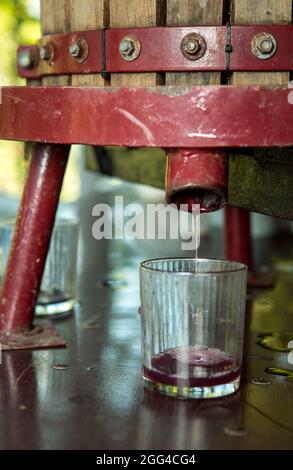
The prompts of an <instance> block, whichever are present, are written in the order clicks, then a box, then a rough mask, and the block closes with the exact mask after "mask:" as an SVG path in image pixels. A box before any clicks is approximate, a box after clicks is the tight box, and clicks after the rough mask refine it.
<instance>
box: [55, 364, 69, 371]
mask: <svg viewBox="0 0 293 470" xmlns="http://www.w3.org/2000/svg"><path fill="white" fill-rule="evenodd" d="M52 367H53V369H57V370H65V369H68V368H69V365H68V364H61V363H60V364H54V365H53V366H52Z"/></svg>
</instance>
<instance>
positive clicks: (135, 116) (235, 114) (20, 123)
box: [0, 85, 293, 148]
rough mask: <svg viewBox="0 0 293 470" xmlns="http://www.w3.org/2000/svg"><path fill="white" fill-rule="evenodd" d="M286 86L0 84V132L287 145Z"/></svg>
mask: <svg viewBox="0 0 293 470" xmlns="http://www.w3.org/2000/svg"><path fill="white" fill-rule="evenodd" d="M289 91H290V90H289V89H287V88H286V87H257V86H251V87H244V86H243V87H237V86H229V87H228V86H221V85H219V86H201V87H176V86H175V87H149V88H124V87H122V88H111V87H105V88H92V87H91V88H90V87H3V88H2V105H0V139H8V140H20V141H30V142H51V143H58V144H72V143H79V144H92V145H118V146H122V145H123V146H129V147H162V148H203V147H204V148H219V147H262V146H264V147H269V146H280V147H285V146H292V145H293V132H292V123H293V106H292V105H290V104H289V102H288V95H289ZM36 123H37V124H38V125H36Z"/></svg>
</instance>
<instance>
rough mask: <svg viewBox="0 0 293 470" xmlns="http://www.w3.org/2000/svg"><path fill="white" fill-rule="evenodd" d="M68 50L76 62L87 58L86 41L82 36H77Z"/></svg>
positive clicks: (87, 48)
mask: <svg viewBox="0 0 293 470" xmlns="http://www.w3.org/2000/svg"><path fill="white" fill-rule="evenodd" d="M68 51H69V54H70V55H71V57H73V59H75V60H76V62H78V63H80V64H82V63H83V62H84V61H85V60H86V59H87V58H88V53H89V47H88V43H87V41H86V40H85V39H84V38H79V39H77V40H76V41H74V42H72V43H71V44H70V45H69V48H68Z"/></svg>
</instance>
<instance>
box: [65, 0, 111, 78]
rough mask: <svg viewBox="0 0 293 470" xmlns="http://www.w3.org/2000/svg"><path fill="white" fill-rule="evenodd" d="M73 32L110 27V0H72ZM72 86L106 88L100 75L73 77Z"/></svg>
mask: <svg viewBox="0 0 293 470" xmlns="http://www.w3.org/2000/svg"><path fill="white" fill-rule="evenodd" d="M69 3H70V17H71V31H89V30H92V29H102V28H104V27H108V6H109V1H108V0H86V2H85V1H84V0H71V1H70V2H69ZM72 85H75V86H82V85H84V86H104V85H105V80H104V79H103V78H102V77H101V75H100V74H88V75H73V76H72Z"/></svg>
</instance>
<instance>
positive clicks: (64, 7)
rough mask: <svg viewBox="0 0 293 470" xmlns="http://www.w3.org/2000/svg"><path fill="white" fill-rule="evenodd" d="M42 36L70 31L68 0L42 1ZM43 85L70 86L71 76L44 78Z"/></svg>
mask: <svg viewBox="0 0 293 470" xmlns="http://www.w3.org/2000/svg"><path fill="white" fill-rule="evenodd" d="M41 26H42V34H43V35H44V34H50V33H64V32H67V31H70V2H68V1H66V0H41ZM42 84H43V85H45V86H50V85H59V86H61V85H70V84H71V77H70V75H62V76H58V77H54V76H52V77H44V78H43V79H42Z"/></svg>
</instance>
